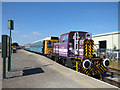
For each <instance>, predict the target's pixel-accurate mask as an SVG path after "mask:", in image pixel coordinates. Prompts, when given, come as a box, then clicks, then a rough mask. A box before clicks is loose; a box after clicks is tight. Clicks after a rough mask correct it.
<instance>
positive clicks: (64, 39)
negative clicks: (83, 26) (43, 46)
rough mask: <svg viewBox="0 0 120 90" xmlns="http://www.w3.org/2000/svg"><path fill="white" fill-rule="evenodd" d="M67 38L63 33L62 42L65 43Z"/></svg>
mask: <svg viewBox="0 0 120 90" xmlns="http://www.w3.org/2000/svg"><path fill="white" fill-rule="evenodd" d="M67 40H68V35H64V36H63V40H62V42H63V43H66V42H67Z"/></svg>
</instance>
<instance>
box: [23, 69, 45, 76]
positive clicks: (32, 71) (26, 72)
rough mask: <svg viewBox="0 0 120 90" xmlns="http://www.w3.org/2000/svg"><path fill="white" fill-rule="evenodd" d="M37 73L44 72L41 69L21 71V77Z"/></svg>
mask: <svg viewBox="0 0 120 90" xmlns="http://www.w3.org/2000/svg"><path fill="white" fill-rule="evenodd" d="M38 73H44V71H43V70H42V69H41V68H32V69H26V70H23V76H27V75H32V74H38Z"/></svg>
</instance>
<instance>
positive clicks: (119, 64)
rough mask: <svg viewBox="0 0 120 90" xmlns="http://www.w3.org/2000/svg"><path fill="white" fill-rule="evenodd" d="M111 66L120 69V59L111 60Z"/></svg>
mask: <svg viewBox="0 0 120 90" xmlns="http://www.w3.org/2000/svg"><path fill="white" fill-rule="evenodd" d="M109 67H111V68H115V69H120V61H118V62H117V61H111V62H110V66H109Z"/></svg>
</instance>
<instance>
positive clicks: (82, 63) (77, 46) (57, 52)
mask: <svg viewBox="0 0 120 90" xmlns="http://www.w3.org/2000/svg"><path fill="white" fill-rule="evenodd" d="M53 50H54V51H53V53H52V55H50V57H51V58H52V59H53V60H55V61H57V62H59V63H61V64H63V65H65V66H67V67H69V68H73V69H75V70H76V71H78V72H81V73H84V74H86V75H90V76H94V75H102V74H104V73H105V72H106V71H107V67H108V66H109V65H110V60H109V59H107V58H101V57H97V56H96V55H95V54H94V41H93V40H92V34H91V33H88V32H82V31H71V32H68V33H65V34H62V35H61V36H60V42H59V43H55V44H54V47H53Z"/></svg>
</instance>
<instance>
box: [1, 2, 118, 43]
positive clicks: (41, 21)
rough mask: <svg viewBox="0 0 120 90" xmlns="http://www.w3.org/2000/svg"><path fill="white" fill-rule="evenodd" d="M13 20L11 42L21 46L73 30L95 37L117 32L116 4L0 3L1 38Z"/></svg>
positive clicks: (7, 32) (6, 32)
mask: <svg viewBox="0 0 120 90" xmlns="http://www.w3.org/2000/svg"><path fill="white" fill-rule="evenodd" d="M8 19H14V20H15V30H13V31H12V38H13V41H17V42H18V43H19V44H20V45H24V44H27V43H30V42H33V41H36V40H40V39H42V38H45V37H48V36H60V35H61V34H63V33H66V32H69V31H72V30H77V31H78V30H82V31H88V32H90V33H92V34H93V35H95V34H101V33H108V32H113V31H118V3H117V2H103V3H102V2H76V3H73V2H61V3H59V2H56V3H55V2H34V3H33V2H31V3H30V2H3V3H2V34H8V35H9V30H8V29H7V20H8Z"/></svg>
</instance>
